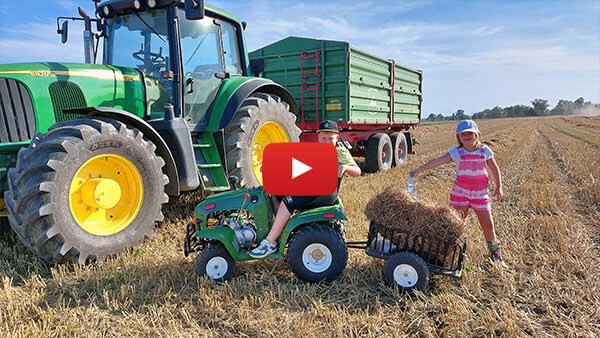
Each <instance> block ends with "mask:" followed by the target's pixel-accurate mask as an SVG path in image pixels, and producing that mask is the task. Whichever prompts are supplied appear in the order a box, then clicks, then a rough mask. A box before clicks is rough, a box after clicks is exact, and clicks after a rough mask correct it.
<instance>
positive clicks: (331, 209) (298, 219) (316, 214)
mask: <svg viewBox="0 0 600 338" xmlns="http://www.w3.org/2000/svg"><path fill="white" fill-rule="evenodd" d="M334 220H342V221H346V220H348V218H346V215H345V214H344V209H343V206H342V202H341V200H340V199H339V198H338V200H337V203H336V204H334V205H328V206H324V207H319V208H315V209H310V210H306V211H303V212H301V213H298V214H297V215H295V216H294V217H292V218H290V220H289V221H288V223H287V224H286V226H285V229H283V233H282V234H281V236H279V254H280V255H282V256H283V254H284V252H285V247H286V244H287V242H288V240H289V237H290V234H291V233H292V232H294V231H295V230H297V229H298V228H300V227H302V226H303V225H305V224H310V223H322V222H331V221H334Z"/></svg>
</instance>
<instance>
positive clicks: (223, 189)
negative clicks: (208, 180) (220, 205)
mask: <svg viewBox="0 0 600 338" xmlns="http://www.w3.org/2000/svg"><path fill="white" fill-rule="evenodd" d="M204 190H206V191H227V190H229V187H228V186H222V185H220V186H215V187H206V188H204Z"/></svg>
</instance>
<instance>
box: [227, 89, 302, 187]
mask: <svg viewBox="0 0 600 338" xmlns="http://www.w3.org/2000/svg"><path fill="white" fill-rule="evenodd" d="M300 133H301V130H300V128H298V127H297V126H296V115H294V114H293V113H292V112H290V108H289V105H288V104H287V103H285V102H284V101H282V100H281V98H280V97H279V96H276V95H272V94H264V93H254V94H252V95H250V96H249V97H248V98H247V99H246V100H245V101H244V103H242V106H241V107H240V109H239V110H238V111H237V113H236V114H235V116H234V117H233V120H232V121H231V123H229V125H228V126H227V127H225V149H226V151H227V154H226V158H227V169H228V171H229V173H228V174H229V175H236V176H237V177H238V178H239V179H240V181H239V182H240V184H241V185H242V186H243V187H249V188H250V187H256V186H259V185H261V184H262V172H261V169H262V154H263V151H264V148H265V147H266V146H267V145H268V144H270V143H278V142H299V141H300Z"/></svg>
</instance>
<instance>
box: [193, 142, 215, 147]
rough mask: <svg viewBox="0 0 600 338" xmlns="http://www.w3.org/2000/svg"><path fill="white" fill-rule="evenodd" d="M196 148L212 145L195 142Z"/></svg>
mask: <svg viewBox="0 0 600 338" xmlns="http://www.w3.org/2000/svg"><path fill="white" fill-rule="evenodd" d="M193 146H194V148H210V147H211V145H210V144H200V143H198V144H193Z"/></svg>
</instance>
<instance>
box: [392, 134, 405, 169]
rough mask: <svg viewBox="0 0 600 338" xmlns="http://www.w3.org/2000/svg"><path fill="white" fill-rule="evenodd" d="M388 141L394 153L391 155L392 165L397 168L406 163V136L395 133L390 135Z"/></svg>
mask: <svg viewBox="0 0 600 338" xmlns="http://www.w3.org/2000/svg"><path fill="white" fill-rule="evenodd" d="M390 140H391V141H392V145H393V146H394V152H393V155H392V160H393V161H392V165H393V166H395V167H399V166H402V165H404V163H406V154H407V153H408V146H407V143H406V136H405V135H404V133H401V132H395V133H391V134H390Z"/></svg>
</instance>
